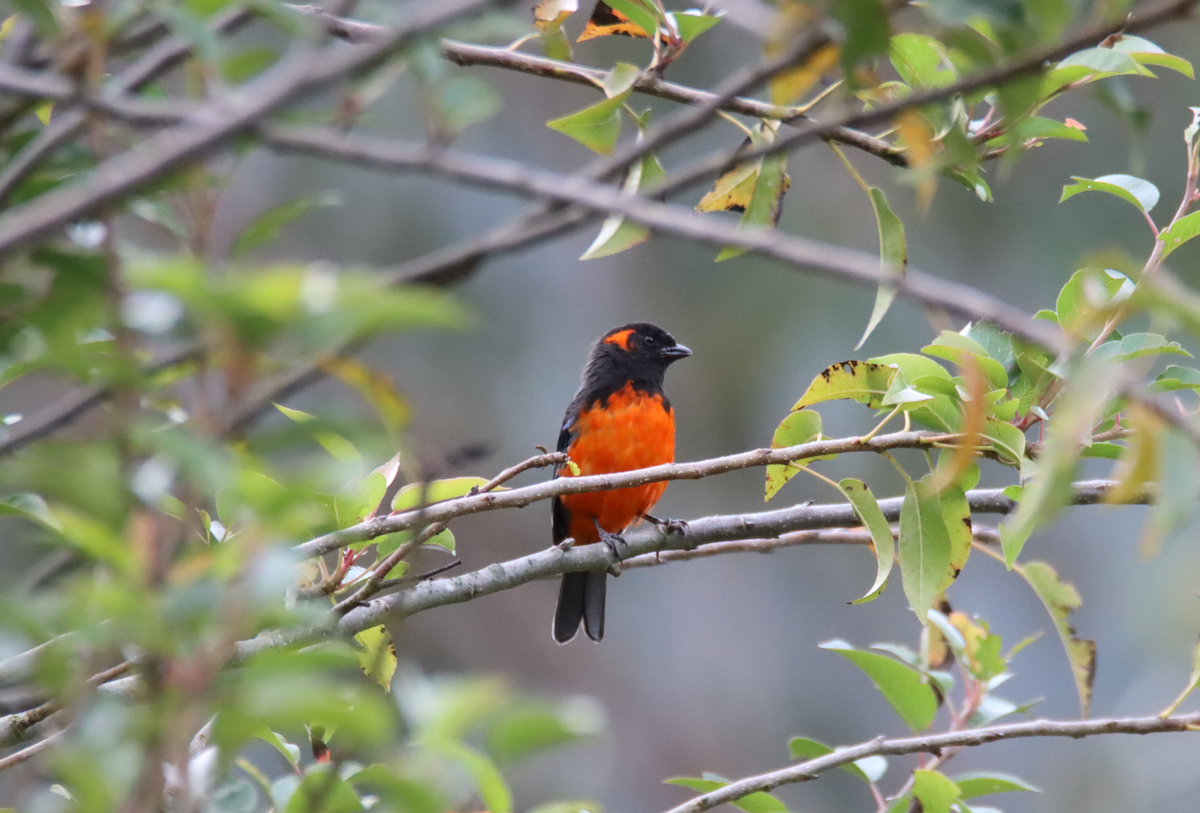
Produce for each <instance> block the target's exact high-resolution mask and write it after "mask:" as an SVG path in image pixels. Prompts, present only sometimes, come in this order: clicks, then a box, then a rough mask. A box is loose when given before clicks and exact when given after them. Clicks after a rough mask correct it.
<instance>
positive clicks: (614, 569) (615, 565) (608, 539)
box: [596, 522, 629, 576]
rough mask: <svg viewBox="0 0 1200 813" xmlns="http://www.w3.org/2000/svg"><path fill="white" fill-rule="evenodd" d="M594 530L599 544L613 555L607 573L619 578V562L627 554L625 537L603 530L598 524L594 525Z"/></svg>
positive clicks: (627, 548) (627, 545)
mask: <svg viewBox="0 0 1200 813" xmlns="http://www.w3.org/2000/svg"><path fill="white" fill-rule="evenodd" d="M596 530H597V531H598V532H599V533H600V542H601V543H603V545H604V547H606V548H608V550H609V552H610V553H612V555H613V562H612V564H610V565H609V566H608V572H609V573H611V574H612V575H614V576H620V575H621V560H622V559H624V558H625V555H626V554H627V553H629V544H628V543H627V542H626V541H625V537H623V536H621V535H620V534H614V533H612V532H611V531H606V530H604V529H603V528H601V527H600V523H598V522H597V523H596Z"/></svg>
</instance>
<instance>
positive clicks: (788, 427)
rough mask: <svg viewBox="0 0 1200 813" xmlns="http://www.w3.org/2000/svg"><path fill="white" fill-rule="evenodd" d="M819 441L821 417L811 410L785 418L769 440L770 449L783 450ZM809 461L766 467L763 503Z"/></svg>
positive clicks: (794, 413) (798, 412)
mask: <svg viewBox="0 0 1200 813" xmlns="http://www.w3.org/2000/svg"><path fill="white" fill-rule="evenodd" d="M820 439H821V416H820V415H819V414H818V413H816V412H814V411H813V410H811V409H800V410H797V411H795V412H793V413H791V414H790V415H788V416H787V417H786V418H784V419H783V422H782V423H781V424H779V426H778V427H777V428H776V429H775V436H774V437H773V438H771V448H772V449H785V448H787V447H789V446H799V445H800V444H801V443H808V442H809V441H813V440H820ZM811 462H812V461H811V460H800V461H797V462H795V463H792V464H789V465H778V464H777V465H771V466H767V490H766V497H765V498H764V500H763V502H766V501H767V500H770V499H771V498H772V497H774V496H775V495H776V494H778V493H779V489H781V488H783V486H784V484H785V483H786V482H787V481H788V480H790V479H792V478H793V477H795V476H796V475H797V474H799V473H800V468H799V467H801V466H806V465H808V464H809V463H811Z"/></svg>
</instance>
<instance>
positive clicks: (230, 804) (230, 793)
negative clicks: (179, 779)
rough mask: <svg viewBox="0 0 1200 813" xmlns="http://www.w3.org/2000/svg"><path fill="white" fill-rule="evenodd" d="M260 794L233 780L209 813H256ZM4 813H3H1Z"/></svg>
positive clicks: (217, 793)
mask: <svg viewBox="0 0 1200 813" xmlns="http://www.w3.org/2000/svg"><path fill="white" fill-rule="evenodd" d="M257 807H258V793H257V792H256V791H255V790H254V786H253V785H251V784H250V783H249V782H247V781H246V780H245V779H233V780H231V781H229V782H226V783H225V784H223V785H221V786H220V787H219V788H217V789H216V790H215V791H214V792H213V794H212V798H211V799H209V801H208V806H207V807H206V808H205V810H206V811H207V812H208V813H254V811H255V809H256V808H257ZM0 813H3V811H0Z"/></svg>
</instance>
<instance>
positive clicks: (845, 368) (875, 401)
mask: <svg viewBox="0 0 1200 813" xmlns="http://www.w3.org/2000/svg"><path fill="white" fill-rule="evenodd" d="M895 375H896V369H895V368H893V367H888V366H885V365H884V364H872V363H870V362H866V361H842V362H838V363H837V364H834V365H831V366H829V367H826V368H825V369H824V370H823V371H822V372H821V374H820V375H818V376H817V377H816V378H814V379H813V381H812V383H811V384H809V385H808V389H807V390H805V391H804V395H802V396H801V397H800V400H799V401H797V402H796V403H795V405H794V406H792V411H793V412H795V411H796V410H799V409H803V408H804V407H806V406H811V405H813V404H819V403H822V402H824V401H841V400H847V399H848V400H852V401H858V402H859V403H860V404H866V405H867V406H869V407H871V408H872V409H879V408H880V407H881V406H882V402H883V396H884V395H885V394H886V393H887V391H888V388H889V387H890V386H891V384H892V377H893V376H895Z"/></svg>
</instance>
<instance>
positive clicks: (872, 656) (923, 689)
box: [821, 641, 938, 731]
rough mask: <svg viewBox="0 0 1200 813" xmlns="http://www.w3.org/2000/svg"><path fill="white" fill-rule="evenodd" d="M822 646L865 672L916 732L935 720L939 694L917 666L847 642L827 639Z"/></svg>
mask: <svg viewBox="0 0 1200 813" xmlns="http://www.w3.org/2000/svg"><path fill="white" fill-rule="evenodd" d="M821 648H822V649H828V650H832V651H833V652H837V653H838V654H839V655H842V656H843V657H844V658H846V659H847V660H848V661H850V662H851V663H853V664H854V665H855V666H857V667H858V668H859V669H861V670H862V671H863V672H865V673H866V675H867V677H869V678H870V679H871V681H872V682H873V683H874V684H875V688H877V689H879V691H880V692H881V693H882V694H883V696H884V698H886V699H887V701H888V703H890V704H891V706H892V708H894V709H895V710H896V713H898V714H899V715H900V717H901V718H902V719H903V720H904V722H905V723H906V724H907V725H908V727H909V728H911V729H912V730H913V731H924V730H925V729H926V728H928V727H929V725H930V724H931V723H932V722H933V718H934V716H936V715H937V707H938V704H937V697H936V696H935V695H934V693H933V689H931V688H930V687H929V684H928V683H926V682H925V681H924V680H923V678H922V676H921V673H920V672H918V671H917V670H916V669H913V668H912V667H910V666H905V665H904V664H902V663H900V662H899V661H895V660H893V659H891V658H889V657H887V656H886V655H877V654H876V653H874V652H863V651H862V650H859V649H855V648H854V647H852V646H851V645H850V644H848V643H846V642H845V641H827V642H825V643H823V644H821Z"/></svg>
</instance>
